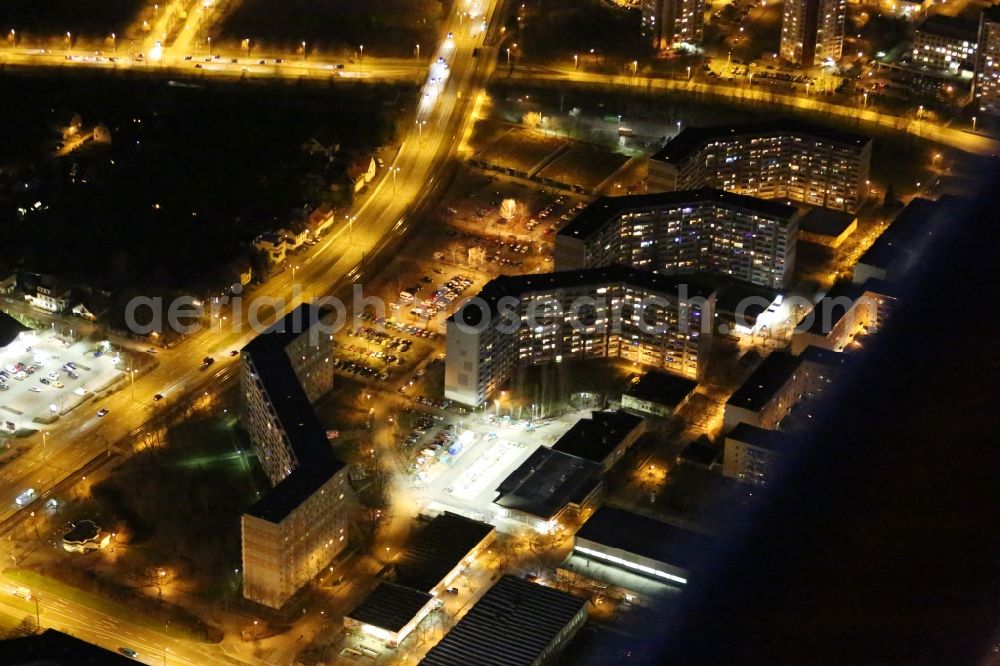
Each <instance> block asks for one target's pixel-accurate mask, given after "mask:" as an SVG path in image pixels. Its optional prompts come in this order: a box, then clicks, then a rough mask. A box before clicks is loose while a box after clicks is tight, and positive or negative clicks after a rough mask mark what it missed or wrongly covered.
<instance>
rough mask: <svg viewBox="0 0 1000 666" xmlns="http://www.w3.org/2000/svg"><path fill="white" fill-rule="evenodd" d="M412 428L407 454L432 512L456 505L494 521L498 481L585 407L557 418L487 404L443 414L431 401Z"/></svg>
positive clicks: (419, 495)
mask: <svg viewBox="0 0 1000 666" xmlns="http://www.w3.org/2000/svg"><path fill="white" fill-rule="evenodd" d="M424 409H426V410H427V411H426V412H425V414H426V415H425V416H424V417H423V418H421V419H418V420H417V424H416V427H415V429H414V430H413V431H410V432H407V433H403V435H405V439H404V440H403V441H402V442H401V445H402V450H403V452H404V454H406V455H407V456H408V458H409V459H411V460H412V463H411V464H410V467H409V471H410V473H411V476H410V480H411V483H412V484H413V488H414V495H415V497H416V499H417V501H418V502H419V503H420V504H422V505H423V506H424V507H425V508H426V509H427V510H429V511H430V512H436V511H440V510H448V511H457V512H459V513H462V514H464V515H467V516H470V517H475V518H477V519H479V520H484V521H486V522H491V523H492V522H494V519H495V518H494V513H493V512H494V507H493V497H494V494H495V493H494V491H495V490H496V487H497V486H499V485H500V483H501V482H502V481H503V480H504V479H505V478H507V476H508V475H509V474H510V473H511V472H513V471H514V470H515V469H517V467H518V466H519V465H521V464H522V463H523V462H524V461H525V460H527V458H528V456H530V455H531V454H532V453H534V451H535V450H536V449H537V448H538V447H539V446H551V445H552V444H553V443H555V441H556V440H557V439H559V437H560V436H562V434H563V433H565V432H566V431H567V430H569V429H570V427H571V426H572V425H573V424H574V423H576V422H577V421H578V420H580V419H581V418H583V417H585V416H589V415H590V412H589V411H586V410H583V411H579V412H573V413H569V414H564V415H563V416H561V417H559V418H556V419H548V418H546V419H535V420H534V421H528V420H527V419H520V420H519V419H512V418H510V417H509V416H500V417H499V418H498V416H497V414H496V412H495V411H494V412H493V413H490V411H489V410H487V411H485V412H482V413H476V414H468V415H459V416H454V415H452V414H451V413H448V414H445V413H444V412H443V411H441V410H438V409H436V408H435V406H434V405H433V404H430V405H425V406H424Z"/></svg>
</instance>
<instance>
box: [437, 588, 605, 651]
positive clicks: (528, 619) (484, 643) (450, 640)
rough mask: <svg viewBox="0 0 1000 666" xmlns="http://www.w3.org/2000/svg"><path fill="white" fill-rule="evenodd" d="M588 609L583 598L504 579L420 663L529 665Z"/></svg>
mask: <svg viewBox="0 0 1000 666" xmlns="http://www.w3.org/2000/svg"><path fill="white" fill-rule="evenodd" d="M586 606H587V601H586V599H580V598H578V597H574V596H573V595H571V594H567V593H566V592H561V591H560V590H555V589H552V588H551V587H545V586H543V585H539V584H537V583H529V582H527V581H525V580H522V579H520V578H517V577H515V576H509V575H508V576H503V577H502V578H501V579H500V580H499V581H497V584H496V585H494V586H493V587H492V588H490V590H489V591H488V592H487V593H486V594H484V595H483V597H482V599H480V600H479V601H478V602H477V603H476V605H475V606H473V607H472V608H471V609H470V610H469V612H468V613H466V614H465V617H463V618H462V619H461V620H460V621H459V623H458V624H456V625H455V627H454V628H453V629H452V630H451V631H449V632H448V633H447V634H445V637H444V638H443V639H442V640H441V642H440V643H438V644H437V645H435V646H434V647H433V648H431V650H430V651H429V652H428V653H427V656H425V657H424V659H423V661H421V662H420V663H421V664H423V665H424V666H470V665H471V664H478V665H482V666H487V665H488V666H532V665H533V664H535V663H536V662H537V661H538V659H539V658H540V657H541V655H542V654H543V653H544V652H545V650H546V648H548V647H549V646H550V645H551V644H552V643H554V642H555V641H556V640H557V639H558V637H559V635H560V633H562V632H563V630H564V629H565V628H566V627H567V626H568V625H569V624H570V623H571V622H572V621H573V619H574V618H576V617H577V616H578V615H579V614H580V612H581V611H583V612H586V610H585V609H586Z"/></svg>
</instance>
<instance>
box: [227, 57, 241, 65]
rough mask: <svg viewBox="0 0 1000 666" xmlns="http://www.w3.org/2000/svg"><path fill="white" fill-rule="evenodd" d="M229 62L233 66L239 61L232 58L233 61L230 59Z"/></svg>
mask: <svg viewBox="0 0 1000 666" xmlns="http://www.w3.org/2000/svg"><path fill="white" fill-rule="evenodd" d="M229 62H231V63H233V64H234V65H235V64H236V63H238V62H239V60H238V59H236V58H233V59H232V60H230V61H229Z"/></svg>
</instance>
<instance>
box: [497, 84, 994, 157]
mask: <svg viewBox="0 0 1000 666" xmlns="http://www.w3.org/2000/svg"><path fill="white" fill-rule="evenodd" d="M510 78H512V79H516V80H519V81H524V82H533V81H534V82H538V83H542V84H550V83H553V82H561V81H562V82H565V81H569V82H571V83H577V84H581V85H593V86H605V87H612V88H620V89H622V90H627V89H631V90H633V91H635V92H637V93H641V92H646V91H650V90H657V91H660V90H662V91H671V92H673V91H676V92H683V93H689V94H691V95H692V96H695V95H701V96H704V97H715V98H717V99H719V100H723V101H732V102H736V103H741V102H742V103H747V102H756V103H765V104H769V105H774V106H779V107H784V108H787V109H795V110H798V111H807V112H809V113H811V114H816V115H817V116H818V117H822V116H835V117H836V116H839V117H841V118H850V119H851V120H860V121H862V122H865V123H872V124H874V125H879V126H881V127H885V128H888V129H891V130H894V131H901V132H909V133H910V134H914V135H916V136H920V137H922V138H925V139H928V140H930V141H935V142H937V143H940V144H942V145H946V146H950V147H952V148H957V149H959V150H964V151H966V152H969V153H974V154H977V155H990V156H993V155H1000V141H997V140H996V139H993V138H991V137H988V136H985V135H983V134H973V133H972V132H967V131H965V130H962V129H955V128H952V127H945V126H944V125H941V124H939V123H936V122H933V121H930V120H916V119H913V118H904V117H901V116H894V115H891V114H887V113H882V112H880V111H878V110H876V109H873V108H871V107H869V108H867V109H862V108H858V107H857V106H846V105H843V104H834V103H832V102H829V101H826V100H825V99H824V98H823V97H821V96H809V95H792V94H784V93H779V92H775V91H774V90H772V89H770V88H769V87H767V86H764V85H754V86H749V85H746V84H743V85H730V84H726V83H723V82H713V83H707V82H704V81H700V80H697V79H692V80H690V81H687V80H683V79H665V78H658V77H647V76H641V75H640V76H628V75H610V74H597V73H593V72H584V71H580V70H575V69H573V68H571V67H569V68H562V67H542V66H531V65H520V64H519V65H517V66H515V67H514V69H513V71H512V72H511V74H510Z"/></svg>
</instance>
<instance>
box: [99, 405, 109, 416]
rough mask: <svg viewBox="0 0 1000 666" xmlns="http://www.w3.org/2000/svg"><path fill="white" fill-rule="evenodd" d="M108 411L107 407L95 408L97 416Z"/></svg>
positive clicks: (104, 414)
mask: <svg viewBox="0 0 1000 666" xmlns="http://www.w3.org/2000/svg"><path fill="white" fill-rule="evenodd" d="M110 411H111V410H110V409H108V408H107V407H102V408H101V409H99V410H97V416H99V417H104V416H107V415H108V412H110Z"/></svg>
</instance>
